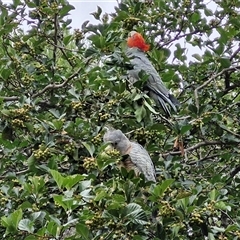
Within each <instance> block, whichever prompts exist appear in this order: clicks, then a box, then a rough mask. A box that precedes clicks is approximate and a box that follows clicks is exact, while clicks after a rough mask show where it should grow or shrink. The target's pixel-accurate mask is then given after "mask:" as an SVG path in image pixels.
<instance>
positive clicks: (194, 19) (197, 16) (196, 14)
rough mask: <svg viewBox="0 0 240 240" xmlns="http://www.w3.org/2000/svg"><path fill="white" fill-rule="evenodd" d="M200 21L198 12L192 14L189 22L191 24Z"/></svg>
mask: <svg viewBox="0 0 240 240" xmlns="http://www.w3.org/2000/svg"><path fill="white" fill-rule="evenodd" d="M200 19H201V13H200V12H194V13H193V14H192V15H191V17H190V21H192V22H193V23H197V22H199V20H200Z"/></svg>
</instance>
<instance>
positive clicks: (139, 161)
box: [103, 129, 156, 182]
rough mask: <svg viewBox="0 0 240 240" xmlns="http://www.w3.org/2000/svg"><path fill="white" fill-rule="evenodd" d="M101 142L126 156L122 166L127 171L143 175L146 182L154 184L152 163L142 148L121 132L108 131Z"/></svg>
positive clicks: (154, 177) (154, 175) (154, 176)
mask: <svg viewBox="0 0 240 240" xmlns="http://www.w3.org/2000/svg"><path fill="white" fill-rule="evenodd" d="M103 141H104V142H108V143H111V145H112V146H113V147H114V148H115V149H116V150H118V151H119V152H120V154H121V155H122V156H127V158H126V159H125V160H124V165H125V167H126V168H127V169H128V170H130V169H133V170H134V172H135V174H136V175H139V174H140V173H143V175H144V176H145V178H146V180H148V181H153V182H156V173H155V168H154V165H153V162H152V160H151V158H150V156H149V154H148V152H147V151H146V149H144V148H143V146H141V145H140V144H138V143H136V142H131V141H130V140H129V139H128V138H127V137H126V136H125V135H124V134H123V133H122V131H121V130H115V129H112V130H108V131H107V132H106V133H105V134H104V136H103Z"/></svg>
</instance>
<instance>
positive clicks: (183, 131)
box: [180, 124, 192, 134]
mask: <svg viewBox="0 0 240 240" xmlns="http://www.w3.org/2000/svg"><path fill="white" fill-rule="evenodd" d="M191 129H192V125H190V124H189V125H185V126H182V127H181V130H180V133H181V134H185V133H186V132H188V131H189V130H191Z"/></svg>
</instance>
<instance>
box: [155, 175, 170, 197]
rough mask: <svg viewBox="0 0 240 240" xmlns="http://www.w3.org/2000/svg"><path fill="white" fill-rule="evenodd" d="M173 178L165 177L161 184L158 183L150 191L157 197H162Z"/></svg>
mask: <svg viewBox="0 0 240 240" xmlns="http://www.w3.org/2000/svg"><path fill="white" fill-rule="evenodd" d="M174 181H175V180H174V179H167V180H165V181H163V182H162V183H161V184H158V185H157V186H156V187H155V188H154V189H153V191H152V193H153V194H154V195H155V196H157V197H162V195H163V193H164V192H165V191H166V190H167V188H168V187H169V186H170V185H171V184H172V183H173V182H174Z"/></svg>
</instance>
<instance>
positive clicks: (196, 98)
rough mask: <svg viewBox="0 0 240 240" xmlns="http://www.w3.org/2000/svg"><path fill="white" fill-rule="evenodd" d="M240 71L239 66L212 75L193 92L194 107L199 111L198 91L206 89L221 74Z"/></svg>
mask: <svg viewBox="0 0 240 240" xmlns="http://www.w3.org/2000/svg"><path fill="white" fill-rule="evenodd" d="M237 69H240V66H235V67H229V68H225V69H223V70H222V71H221V72H219V73H217V74H214V75H213V76H212V77H210V78H209V79H208V80H207V81H206V82H204V83H203V84H202V85H201V86H199V87H197V88H196V89H195V90H194V97H195V102H196V107H197V109H198V111H199V98H198V91H199V90H201V89H202V88H204V87H206V86H207V85H208V84H209V83H210V82H211V81H213V80H214V79H215V78H217V77H219V76H221V75H222V74H223V73H225V72H228V71H234V70H237Z"/></svg>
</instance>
